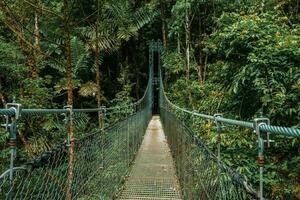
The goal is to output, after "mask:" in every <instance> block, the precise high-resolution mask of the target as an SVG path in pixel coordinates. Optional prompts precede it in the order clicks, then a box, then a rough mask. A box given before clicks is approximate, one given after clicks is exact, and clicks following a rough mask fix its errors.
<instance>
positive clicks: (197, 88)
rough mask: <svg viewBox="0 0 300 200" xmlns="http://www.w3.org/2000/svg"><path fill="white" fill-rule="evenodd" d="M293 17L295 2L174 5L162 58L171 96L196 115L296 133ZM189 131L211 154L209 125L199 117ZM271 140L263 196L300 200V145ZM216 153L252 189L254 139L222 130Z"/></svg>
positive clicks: (297, 39) (299, 110)
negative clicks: (258, 120) (261, 122)
mask: <svg viewBox="0 0 300 200" xmlns="http://www.w3.org/2000/svg"><path fill="white" fill-rule="evenodd" d="M166 3H167V2H166ZM298 12H299V2H298V1H265V2H264V1H192V0H187V1H183V0H182V1H176V3H175V4H173V5H172V8H171V12H170V13H169V15H168V16H167V19H166V21H167V23H168V40H167V42H166V43H167V48H166V49H165V52H164V55H163V61H164V69H163V70H164V77H165V84H166V86H167V89H166V90H167V93H168V96H169V98H170V99H171V100H172V101H173V102H175V103H176V104H178V105H181V106H182V107H186V108H189V109H190V110H195V111H197V112H201V113H206V114H211V115H213V114H215V113H224V116H225V117H230V118H235V119H242V120H248V121H251V120H253V118H255V117H260V116H264V117H268V118H269V119H270V120H271V123H272V124H274V125H281V126H294V127H299V126H300V123H299V118H300V104H299V100H300V96H299V80H300V71H299V70H300V68H299V63H300V55H299V53H300V48H299V44H300V35H299V28H300V26H299V19H300V18H299V17H300V15H299V14H298ZM183 88H186V89H185V90H183ZM183 117H184V116H183ZM185 119H186V118H185ZM193 127H194V130H195V132H197V133H198V134H199V136H200V137H201V138H202V139H203V140H205V141H206V143H208V144H209V145H210V147H211V148H212V149H214V150H216V144H217V135H216V133H215V131H214V125H213V124H212V123H207V122H204V121H203V120H200V119H199V120H198V121H196V122H195V121H194V123H193ZM272 139H274V140H275V142H274V143H272V145H271V148H270V149H267V150H266V154H267V156H266V158H267V161H266V173H265V182H266V190H267V193H268V195H269V196H270V197H271V198H272V199H299V198H300V193H299V186H300V179H299V177H300V171H299V169H300V165H299V152H300V149H299V143H300V141H299V139H288V138H281V137H273V138H272ZM221 149H222V158H223V160H224V162H226V163H227V164H229V165H230V166H233V167H234V168H236V169H237V170H238V171H239V172H241V173H242V174H244V175H246V176H247V177H248V179H249V180H250V182H251V183H253V184H257V183H258V182H257V181H258V175H257V174H258V171H257V161H256V156H257V144H256V137H255V134H253V133H252V132H250V131H249V130H240V129H236V128H234V127H225V129H224V134H223V135H222V148H221Z"/></svg>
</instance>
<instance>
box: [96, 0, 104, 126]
mask: <svg viewBox="0 0 300 200" xmlns="http://www.w3.org/2000/svg"><path fill="white" fill-rule="evenodd" d="M99 12H100V4H99V0H98V1H97V21H96V45H95V64H96V85H97V94H96V99H97V107H98V108H100V107H101V71H100V65H101V63H100V48H99V27H98V23H99V18H100V13H99ZM102 118H103V115H102V113H101V112H98V123H99V128H102V127H103V126H104V124H103V120H102Z"/></svg>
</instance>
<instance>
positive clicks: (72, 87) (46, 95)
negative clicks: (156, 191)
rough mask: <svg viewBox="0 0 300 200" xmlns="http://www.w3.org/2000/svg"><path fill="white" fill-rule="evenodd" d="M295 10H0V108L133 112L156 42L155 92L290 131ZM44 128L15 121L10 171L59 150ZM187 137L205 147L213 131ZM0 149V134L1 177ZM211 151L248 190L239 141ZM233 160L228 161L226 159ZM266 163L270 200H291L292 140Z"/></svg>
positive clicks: (234, 133) (243, 144)
mask: <svg viewBox="0 0 300 200" xmlns="http://www.w3.org/2000/svg"><path fill="white" fill-rule="evenodd" d="M299 6H300V2H299V0H267V1H266V0H177V1H175V0H85V1H82V0H51V1H49V0H18V1H15V0H1V1H0V106H1V107H4V106H5V105H6V103H9V102H12V101H14V100H15V101H16V102H18V103H20V104H22V106H23V107H24V108H62V107H63V106H65V105H73V106H74V107H75V108H94V107H101V106H106V107H110V106H121V105H127V104H130V103H133V102H135V101H136V100H138V99H140V98H141V97H142V96H143V92H144V90H145V88H146V84H147V77H148V76H147V75H148V44H149V41H151V40H152V39H155V40H157V39H160V40H161V41H162V44H163V52H162V72H163V77H164V86H165V90H166V93H167V95H168V97H169V98H170V100H171V101H172V102H174V103H175V104H177V105H179V106H181V107H184V108H188V109H190V110H194V111H196V112H200V113H205V114H210V115H214V114H216V113H224V115H226V116H227V117H231V118H234V119H241V120H247V121H250V120H253V118H255V117H260V116H264V117H267V118H269V119H270V120H271V122H272V124H274V125H281V126H289V127H295V128H299V127H300V66H299V65H300V24H299V23H300V13H299V12H300V7H299ZM96 117H97V116H96ZM98 117H99V119H100V116H98ZM84 119H85V121H86V123H88V121H89V118H88V116H85V118H84ZM3 120H4V119H3ZM54 121H55V120H54V119H50V120H49V119H48V120H46V118H34V119H26V120H24V122H23V124H22V125H21V126H20V129H19V132H18V136H17V137H18V140H19V141H20V142H19V147H18V148H19V149H20V150H19V151H20V154H19V158H18V159H19V160H18V162H20V163H22V162H24V160H26V159H29V158H34V157H36V156H37V155H38V154H40V153H41V152H42V151H43V150H45V149H50V148H51V147H52V146H53V145H54V144H55V143H57V142H58V141H61V140H62V138H63V137H64V135H63V134H60V135H56V136H53V133H54V132H55V131H57V129H58V127H57V125H56V124H55V123H54ZM93 123H94V127H96V126H97V122H93ZM33 124H34V125H33ZM196 124H197V123H196ZM26 127H27V128H26ZM85 128H86V127H84V128H83V130H84V129H85ZM193 128H194V129H195V132H196V133H197V134H198V135H199V137H200V138H202V139H203V140H204V141H205V142H206V143H207V144H208V145H209V146H210V147H211V148H214V147H215V144H216V135H214V134H212V129H213V128H212V124H205V125H204V124H203V123H202V122H199V124H198V125H197V126H195V127H193ZM38 130H43V131H44V134H40V133H38ZM83 132H84V131H82V133H81V134H84V133H83ZM8 139H9V134H8V133H7V132H6V131H5V130H4V129H1V130H0V149H1V153H0V157H1V162H0V170H1V171H4V170H5V169H6V168H7V161H8V156H9V154H8V151H9V147H8V146H7V141H8ZM236 141H239V142H236ZM222 147H223V149H224V160H225V162H226V163H227V164H228V165H229V166H232V167H234V168H237V170H238V171H239V172H241V173H244V174H246V175H247V177H249V180H250V182H252V183H254V184H256V183H257V175H256V174H255V169H256V161H255V159H256V158H255V155H256V152H255V151H256V145H255V139H254V137H253V136H252V135H251V133H249V130H239V129H237V128H229V130H228V134H226V136H224V138H223V143H222ZM233 151H236V152H235V153H236V154H237V157H238V158H239V159H231V156H230V155H231V154H232V152H233ZM267 154H268V156H267V161H266V163H267V164H266V170H269V171H272V172H274V173H267V175H266V185H267V186H266V188H268V189H267V191H268V193H269V194H270V196H271V197H272V199H299V198H300V170H299V169H300V162H299V161H300V140H299V139H288V140H287V139H285V138H281V137H278V138H276V139H275V144H274V145H273V146H272V147H271V148H270V149H268V153H267ZM4 160H5V161H4ZM2 161H3V162H2ZM275 172H276V173H275Z"/></svg>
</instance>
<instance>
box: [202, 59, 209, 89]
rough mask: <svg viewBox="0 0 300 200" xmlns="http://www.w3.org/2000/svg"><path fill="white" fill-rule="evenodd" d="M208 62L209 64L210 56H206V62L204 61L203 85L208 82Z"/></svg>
mask: <svg viewBox="0 0 300 200" xmlns="http://www.w3.org/2000/svg"><path fill="white" fill-rule="evenodd" d="M207 62H208V55H207V54H206V55H205V61H204V70H203V78H202V84H203V85H204V84H205V81H206V71H207Z"/></svg>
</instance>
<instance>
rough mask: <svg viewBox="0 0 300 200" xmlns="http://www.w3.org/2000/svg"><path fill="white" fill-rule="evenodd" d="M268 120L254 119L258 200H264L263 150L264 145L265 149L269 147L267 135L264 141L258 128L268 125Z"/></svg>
mask: <svg viewBox="0 0 300 200" xmlns="http://www.w3.org/2000/svg"><path fill="white" fill-rule="evenodd" d="M269 124H270V120H269V119H268V118H256V119H254V132H255V133H256V135H257V143H258V159H257V160H258V166H259V191H258V197H259V199H260V200H264V193H263V191H264V187H263V184H264V180H263V172H264V163H265V160H264V148H265V143H266V144H267V145H266V147H269V146H270V138H269V133H266V135H267V140H264V138H263V135H262V132H261V131H260V126H262V125H269Z"/></svg>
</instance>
